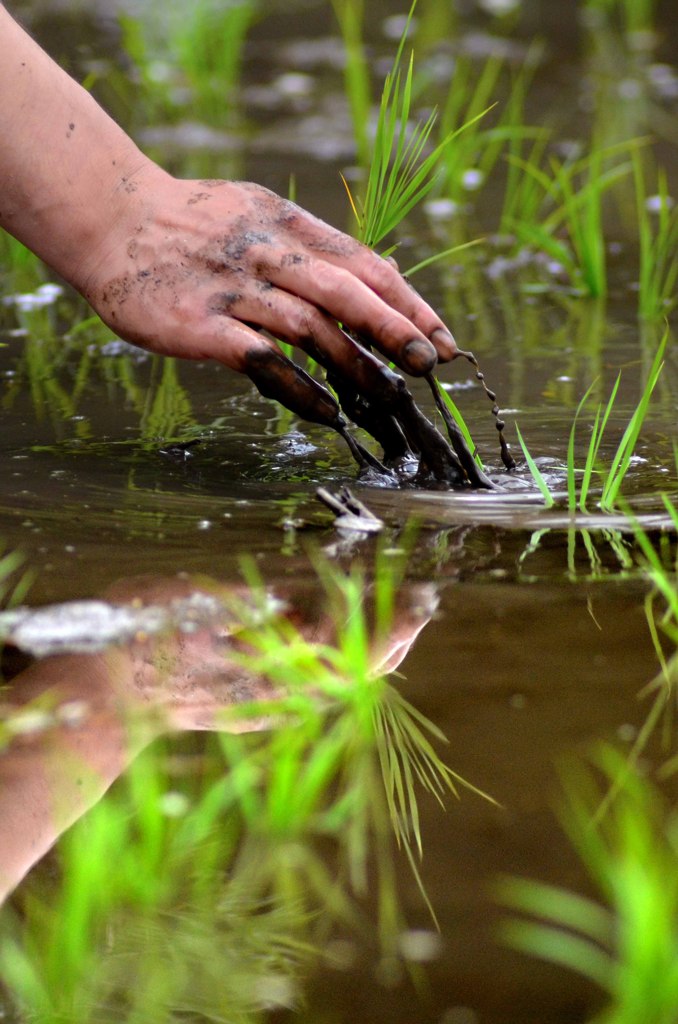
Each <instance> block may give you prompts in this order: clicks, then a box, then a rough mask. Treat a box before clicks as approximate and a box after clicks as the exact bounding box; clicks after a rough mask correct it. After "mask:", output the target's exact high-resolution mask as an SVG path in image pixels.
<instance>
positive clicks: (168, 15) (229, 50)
mask: <svg viewBox="0 0 678 1024" xmlns="http://www.w3.org/2000/svg"><path fill="white" fill-rule="evenodd" d="M258 15H259V4H258V3H257V0H230V2H228V3H226V4H224V3H222V2H220V0H196V3H193V4H191V5H190V6H189V7H186V6H185V5H183V4H181V5H177V4H175V3H170V5H169V7H168V9H167V11H166V12H165V16H164V17H163V18H162V19H160V20H159V19H158V18H157V17H156V16H155V15H153V17H152V19H150V18H149V17H148V16H147V15H145V14H143V13H142V12H140V13H138V14H137V15H136V16H135V17H130V16H126V15H122V16H121V18H120V24H121V27H122V32H123V46H124V48H125V50H126V52H127V54H128V55H129V56H130V58H131V59H132V60H133V61H134V64H135V66H136V68H137V71H138V74H139V78H140V81H141V85H142V87H143V92H144V102H145V103H146V105H147V106H148V107H150V109H151V110H152V111H154V116H155V117H158V116H165V117H166V118H168V119H169V120H174V119H175V118H176V114H177V111H178V110H181V109H182V107H185V106H186V105H187V104H186V101H184V102H183V103H182V102H181V101H180V99H178V94H179V93H180V91H181V88H184V89H185V88H186V87H188V90H189V94H190V106H191V113H192V116H197V117H199V118H202V119H203V120H205V121H208V122H210V123H212V124H218V125H224V123H225V122H226V121H227V119H228V117H229V115H230V114H232V112H233V104H234V97H235V91H236V88H237V86H238V84H239V81H240V74H241V69H242V59H243V48H244V44H245V41H246V39H247V35H248V33H249V30H250V28H251V27H252V25H253V23H254V21H255V20H256V18H257V17H258ZM159 26H161V28H160V29H159ZM168 79H169V81H168Z"/></svg>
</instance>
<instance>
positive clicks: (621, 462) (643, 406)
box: [518, 327, 669, 515]
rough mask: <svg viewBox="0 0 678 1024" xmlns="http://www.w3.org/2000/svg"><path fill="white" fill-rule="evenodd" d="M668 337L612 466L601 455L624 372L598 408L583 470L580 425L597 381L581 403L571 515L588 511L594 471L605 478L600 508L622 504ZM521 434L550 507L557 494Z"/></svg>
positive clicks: (570, 450) (572, 442) (570, 458)
mask: <svg viewBox="0 0 678 1024" xmlns="http://www.w3.org/2000/svg"><path fill="white" fill-rule="evenodd" d="M668 338H669V329H668V327H667V328H666V330H665V332H664V335H663V337H662V339H661V341H660V343H659V346H658V348H657V351H656V353H655V356H654V359H653V361H652V365H651V367H650V370H649V372H648V375H647V379H646V382H645V386H644V388H643V392H642V394H641V397H640V400H639V402H638V404H637V406H636V408H635V410H634V411H633V413H632V415H631V417H630V419H629V421H628V423H627V425H626V428H625V430H624V433H623V435H622V437H621V440H620V441H619V443H618V445H617V448H616V449H615V452H614V454H613V455H612V458H611V460H610V463H609V465H608V466H604V465H602V464H601V460H600V457H599V456H600V449H601V444H602V441H603V436H604V434H605V429H606V427H607V425H608V421H609V418H610V414H611V412H612V409H613V407H614V403H615V399H616V397H617V391H618V389H619V383H620V379H621V374H620V375H619V376H618V377H617V379H616V381H615V383H614V385H613V388H612V391H611V393H610V397H609V399H608V401H607V404H606V405H605V408H604V409H603V406H602V404H599V405H598V407H597V408H596V411H595V414H594V418H593V424H592V426H591V429H590V435H589V442H588V446H587V450H586V457H585V461H584V466H583V469H582V468H580V467H579V466H578V465H577V454H576V438H577V427H578V424H579V422H580V418H581V413H582V410H583V408H584V406H585V404H586V400H587V399H588V397H589V395H590V394H591V390H592V388H593V384H592V385H591V386H590V387H589V388H588V390H587V391H586V392H585V394H584V396H583V398H582V399H581V401H580V402H579V405H578V406H577V409H576V412H575V414H574V418H573V421H572V426H571V428H570V433H569V438H568V445H567V505H568V509H569V512H570V514H571V515H574V514H575V512H576V510H577V508H579V510H580V512H583V513H585V512H587V511H588V500H589V496H590V492H591V484H592V481H593V477H594V474H595V475H598V476H600V477H601V479H602V490H601V494H600V498H599V500H598V506H599V508H600V509H601V510H602V511H603V512H612V511H613V509H614V508H615V506H616V505H618V504H619V497H620V491H621V487H622V484H623V482H624V479H625V477H626V474H627V472H628V470H629V467H630V465H631V459H632V457H633V453H634V451H635V448H636V444H637V443H638V438H639V437H640V432H641V430H642V428H643V423H644V422H645V418H646V416H647V413H648V409H649V405H650V399H651V397H652V393H653V391H654V389H655V387H656V385H657V381H658V380H659V376H660V374H661V372H662V367H663V365H664V354H665V351H666V346H667V343H668ZM518 437H519V441H520V445H521V447H522V449H523V453H524V454H525V458H526V461H527V465H528V468H529V470H530V472H531V474H532V477H533V479H534V481H535V483H536V484H537V486H538V487H539V490H540V491H541V493H542V494H543V495H544V499H545V501H546V502H547V505H548V506H549V507H550V505H551V504H553V495H551V493H550V490H549V488H548V485H547V483H546V481H545V480H544V477H543V474H542V473H541V472H540V471H539V468H538V467H537V466H536V464H535V462H534V459H533V458H532V456H531V455H530V453H529V451H528V449H527V446H526V444H525V442H524V440H523V438H522V436H521V435H520V433H518ZM580 475H581V482H580V483H578V477H579V476H580ZM549 497H550V500H549Z"/></svg>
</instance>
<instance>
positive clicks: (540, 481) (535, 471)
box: [515, 423, 555, 508]
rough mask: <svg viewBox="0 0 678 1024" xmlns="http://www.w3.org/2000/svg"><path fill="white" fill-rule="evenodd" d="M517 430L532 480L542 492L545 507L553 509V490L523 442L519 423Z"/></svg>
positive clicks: (516, 426) (516, 425)
mask: <svg viewBox="0 0 678 1024" xmlns="http://www.w3.org/2000/svg"><path fill="white" fill-rule="evenodd" d="M515 428H516V434H517V436H518V443H519V444H520V447H521V448H522V450H523V455H524V456H525V461H526V462H527V466H528V469H529V470H530V473H531V474H532V479H533V480H534V482H535V483H536V485H537V487H538V488H539V490H540V491H541V494H542V497H543V499H544V505H545V506H546V508H551V507H552V506H553V505H554V504H555V498H554V497H553V495H552V494H551V489H550V488H549V485H548V484H547V482H546V480H545V479H544V474H543V473H542V471H541V470H540V469H539V466H538V465H537V463H536V462H535V461H534V459H533V458H532V456H531V455H530V452H529V450H528V447H527V445H526V444H525V442H524V441H523V435H522V434H521V432H520V427H519V426H518V424H517V423H516V424H515Z"/></svg>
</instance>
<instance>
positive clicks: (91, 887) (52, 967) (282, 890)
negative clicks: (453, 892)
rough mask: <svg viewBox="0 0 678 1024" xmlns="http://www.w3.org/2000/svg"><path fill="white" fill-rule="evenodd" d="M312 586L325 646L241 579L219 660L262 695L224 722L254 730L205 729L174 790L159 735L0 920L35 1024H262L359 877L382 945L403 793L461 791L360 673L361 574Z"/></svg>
mask: <svg viewBox="0 0 678 1024" xmlns="http://www.w3.org/2000/svg"><path fill="white" fill-rule="evenodd" d="M323 575H324V577H325V585H326V588H327V593H328V602H329V605H330V608H331V613H332V620H333V622H334V624H335V627H336V631H337V639H336V642H334V643H331V644H330V643H313V642H309V641H307V640H306V639H304V637H302V635H301V634H300V633H298V632H297V631H296V629H295V627H294V626H293V625H292V624H291V622H290V621H289V620H288V619H287V618H285V617H284V616H281V615H280V614H279V613H278V612H277V611H276V609H275V608H273V607H272V606H271V603H270V600H269V599H266V598H265V595H263V593H261V597H260V596H259V595H260V591H259V589H258V586H259V584H258V582H257V581H256V580H253V581H252V582H253V587H254V589H253V591H252V597H251V599H249V600H248V601H247V602H242V601H237V602H236V601H234V603H233V605H232V609H231V610H232V612H233V615H234V621H237V622H238V623H239V630H238V648H237V651H239V652H240V653H239V654H238V653H237V652H233V657H234V658H235V659H236V660H238V661H239V662H240V664H241V667H242V669H243V672H244V673H245V674H246V675H247V674H250V673H254V674H255V675H256V676H260V675H262V674H263V675H265V676H268V678H269V679H270V681H271V683H272V684H273V686H274V687H275V691H276V696H275V699H270V700H261V701H253V702H251V703H248V704H240V705H236V706H234V707H233V708H231V709H228V710H226V711H224V713H223V721H222V723H221V724H222V725H223V727H224V728H225V729H228V728H229V727H231V726H237V724H238V723H239V722H241V721H242V720H243V719H244V718H250V717H251V716H254V717H256V718H257V719H259V718H261V717H262V716H264V717H265V718H268V719H269V720H270V721H271V728H270V731H268V732H261V733H253V734H249V735H244V736H234V735H230V734H229V733H228V732H224V733H222V734H220V735H219V736H217V737H210V738H209V740H208V741H207V754H206V757H205V758H204V759H203V760H204V765H205V767H204V768H203V770H202V771H201V772H200V773H197V774H196V773H193V774H191V775H189V776H188V777H186V778H184V777H183V776H182V775H179V777H177V778H174V777H171V776H169V775H168V771H167V765H168V763H169V762H168V757H167V754H168V748H167V742H166V741H163V742H162V743H156V744H155V745H154V746H153V747H151V748H148V749H147V750H146V751H145V752H144V753H143V754H142V755H141V756H140V757H139V758H138V759H137V760H136V762H135V763H134V764H133V765H132V767H131V769H130V770H129V771H128V773H127V775H126V777H125V779H124V780H121V781H120V782H118V784H117V785H116V786H115V787H114V788H113V790H112V791H111V792H110V793H109V794H108V795H107V796H106V797H105V798H104V799H103V800H101V801H100V802H99V803H98V804H97V805H96V806H95V807H94V808H93V809H92V810H91V811H90V812H89V814H88V815H87V816H86V817H85V818H83V819H82V820H81V821H80V822H78V823H77V824H76V825H75V826H74V827H73V828H72V829H71V830H70V831H69V832H68V833H67V834H66V836H64V838H63V839H62V842H61V846H60V851H59V855H60V863H61V873H62V877H61V880H60V881H59V882H54V881H51V882H50V881H47V880H40V878H38V880H37V881H34V882H33V883H31V884H30V885H29V886H28V887H27V889H25V890H24V896H23V910H22V914H21V917H20V918H19V917H14V916H12V915H11V914H10V912H9V911H7V910H5V911H4V912H3V915H2V917H0V971H1V972H2V977H3V981H4V982H5V984H6V985H7V986H8V989H9V990H10V991H11V993H12V994H13V995H14V997H16V998H17V999H18V1000H19V1001H20V1003H21V1004H22V1006H23V1008H24V1009H25V1011H26V1012H27V1013H29V1014H30V1016H31V1018H32V1019H35V1020H36V1021H39V1022H40V1024H42V1022H45V1024H47V1022H50V1024H51V1022H52V1021H54V1020H59V1021H61V1022H63V1024H76V1022H77V1024H94V1021H97V1022H106V1021H111V1022H112V1021H116V1022H119V1021H128V1022H129V1024H132V1022H135V1021H141V1020H149V1021H150V1020H152V1021H153V1022H154V1024H163V1022H169V1021H171V1020H174V1019H176V1017H175V1015H176V1013H191V1014H200V1015H201V1018H203V1019H207V1020H215V1021H217V1020H225V1019H228V1020H229V1021H230V1020H239V1021H243V1024H245V1022H248V1021H254V1020H258V1019H260V1018H259V1012H260V1011H261V1010H262V1009H263V1008H264V1007H266V1006H269V1007H276V1006H283V1005H289V1004H290V1003H291V1002H293V1001H294V999H295V995H296V992H297V975H298V973H299V971H300V969H301V968H302V967H303V965H304V964H306V963H307V962H308V961H309V959H311V958H312V957H313V956H314V944H315V941H316V939H319V938H320V937H322V938H324V939H326V938H327V934H328V930H329V929H331V927H332V924H333V923H334V922H341V923H342V924H343V925H346V924H350V923H355V922H356V920H357V917H358V905H357V903H356V901H355V898H354V897H355V895H356V894H366V893H367V892H368V891H369V887H368V878H369V879H370V885H371V883H372V882H373V880H374V879H375V878H376V880H377V883H378V884H377V904H378V912H379V920H380V924H381V936H382V941H383V943H384V947H385V949H387V950H388V951H389V952H394V951H395V940H396V936H397V930H398V927H399V925H400V911H399V907H398V900H397V894H396V888H395V867H394V863H393V855H394V849H393V845H394V844H393V836H394V834H395V838H396V840H397V843H398V845H399V846H400V847H401V848H402V849H404V850H405V852H406V855H407V857H408V859H409V862H410V864H411V866H412V869H413V870H414V873H415V876H416V878H417V880H418V881H419V884H420V886H421V882H420V879H419V866H418V862H419V857H420V855H421V833H420V825H419V814H418V803H417V800H418V795H417V790H418V789H419V788H420V787H421V788H423V789H424V790H425V791H429V792H431V793H432V794H433V795H434V796H435V797H437V798H438V799H440V800H442V798H443V796H444V794H445V793H449V792H455V791H456V786H457V784H458V783H461V781H462V780H460V779H459V777H458V776H457V775H455V773H454V772H452V771H451V770H450V769H449V768H447V767H446V766H445V765H444V764H443V763H442V762H441V760H440V759H439V757H438V754H437V753H436V752H435V750H434V748H433V745H432V743H433V742H434V741H436V740H440V739H442V737H441V735H440V733H439V731H438V730H437V729H436V728H435V726H433V725H432V724H431V723H430V722H429V721H428V720H427V719H426V718H424V716H422V715H421V714H420V713H419V712H418V711H417V710H416V709H414V708H413V707H412V706H411V705H410V704H408V702H407V701H405V700H404V698H403V697H402V696H401V695H400V694H399V693H398V692H397V690H396V689H395V688H394V687H393V686H391V684H390V683H388V682H387V681H386V679H384V678H382V677H380V676H379V675H375V674H374V673H373V671H372V669H371V664H372V661H373V659H372V656H371V654H370V651H371V650H372V646H373V645H372V642H371V641H370V630H369V629H368V623H367V615H366V610H365V607H364V593H365V585H364V580H363V579H362V578H361V576H360V574H359V573H358V572H353V573H352V574H351V575H350V576H348V577H341V576H340V575H339V574H330V575H327V574H326V572H325V571H324V570H323ZM398 580H399V575H398V569H397V567H394V568H390V566H389V565H385V566H384V567H383V571H382V572H381V573H380V574H379V579H378V582H377V584H376V592H375V595H374V598H375V599H374V619H375V626H374V629H375V630H376V636H377V641H376V642H377V644H379V642H380V640H379V638H381V641H385V640H386V637H387V636H388V635H389V629H390V624H391V622H392V621H393V611H394V607H393V606H394V603H395V600H396V595H397V589H398ZM417 614H418V613H417ZM229 656H230V655H229ZM130 728H131V729H135V728H139V723H134V722H131V723H130ZM174 761H175V763H176V757H175V758H174ZM332 849H333V850H334V852H333V853H331V850H332ZM328 850H329V851H330V853H331V859H328ZM321 851H322V852H321ZM337 866H338V869H337ZM422 892H423V888H422ZM19 898H21V896H19Z"/></svg>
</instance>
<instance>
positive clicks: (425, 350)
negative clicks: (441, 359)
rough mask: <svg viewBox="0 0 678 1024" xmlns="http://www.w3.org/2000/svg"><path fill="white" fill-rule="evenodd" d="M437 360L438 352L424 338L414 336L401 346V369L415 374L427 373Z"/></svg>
mask: <svg viewBox="0 0 678 1024" xmlns="http://www.w3.org/2000/svg"><path fill="white" fill-rule="evenodd" d="M437 361H438V354H437V352H436V350H435V348H434V347H433V345H432V344H431V343H430V341H426V339H425V338H414V339H413V340H412V341H408V342H407V344H406V345H404V346H403V351H402V363H403V369H405V370H407V372H408V373H412V374H414V375H415V376H421V375H423V374H425V373H429V372H430V371H431V370H432V369H433V367H434V366H435V365H436V363H437Z"/></svg>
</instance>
